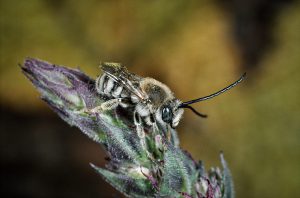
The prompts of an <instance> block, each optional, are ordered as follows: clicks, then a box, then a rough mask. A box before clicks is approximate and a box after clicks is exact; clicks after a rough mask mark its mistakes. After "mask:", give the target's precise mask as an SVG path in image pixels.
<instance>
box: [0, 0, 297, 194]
mask: <svg viewBox="0 0 300 198" xmlns="http://www.w3.org/2000/svg"><path fill="white" fill-rule="evenodd" d="M0 2H1V4H0V37H1V40H0V50H1V51H0V55H1V62H0V108H1V139H0V142H1V151H0V153H1V194H2V195H5V197H120V196H121V195H120V194H119V193H118V192H116V191H115V190H114V189H113V188H112V187H110V186H109V185H108V184H106V183H105V182H104V181H103V180H102V179H101V178H100V176H98V175H97V174H96V173H95V172H94V171H93V170H92V169H91V168H90V167H89V164H88V163H89V162H93V163H95V164H97V165H100V166H104V164H105V160H104V157H105V153H104V152H103V151H102V149H101V147H100V146H99V145H97V144H96V143H94V142H93V141H91V140H89V139H88V138H87V137H85V136H84V135H83V134H81V133H80V132H79V130H78V129H76V128H71V127H69V126H67V124H66V123H64V122H63V121H62V120H60V119H59V118H58V117H57V116H56V115H55V114H54V113H53V112H52V111H51V110H50V109H49V108H48V107H47V106H46V104H45V103H44V102H42V101H41V100H40V99H39V95H38V93H37V91H36V90H35V89H34V88H33V86H32V85H31V83H30V82H29V81H28V80H27V79H26V78H25V77H24V76H23V75H22V73H21V71H20V68H19V67H18V66H17V65H18V63H23V61H24V59H25V58H26V57H28V56H29V57H35V58H40V59H44V60H47V61H50V62H52V63H55V64H60V65H66V66H70V67H79V68H80V69H81V70H83V71H84V72H86V73H87V74H89V75H91V76H92V77H96V76H97V75H98V74H99V73H100V71H99V68H98V64H99V62H100V61H107V62H108V61H112V62H122V63H123V64H125V65H127V66H128V68H129V70H130V71H132V72H134V73H137V74H139V75H142V76H151V77H154V78H156V79H158V80H160V81H162V82H164V83H166V84H167V85H169V86H170V88H171V89H172V90H173V91H174V93H175V95H176V96H177V97H178V98H180V99H182V100H189V99H193V98H195V97H199V96H204V95H208V94H210V93H212V92H214V91H216V90H218V89H220V88H222V87H224V86H226V85H228V84H229V83H231V82H233V81H234V80H236V79H237V78H238V77H239V76H240V75H241V74H242V73H243V72H244V71H247V73H248V78H247V80H246V81H245V82H244V83H242V84H241V85H240V86H238V87H237V88H235V89H234V90H231V91H230V92H228V93H226V94H223V95H222V96H219V97H217V98H215V99H213V100H210V101H205V102H202V103H200V104H195V105H194V107H195V108H197V109H199V111H201V112H203V113H207V114H208V115H209V118H208V119H200V118H199V117H197V116H195V115H194V114H192V113H191V112H189V111H186V113H185V115H184V119H183V120H182V122H181V123H180V126H179V127H178V131H179V135H180V139H181V146H182V147H183V148H184V149H186V150H188V151H189V152H190V153H191V154H192V155H193V157H194V158H195V159H201V160H203V161H204V162H205V165H206V167H210V166H217V165H219V159H218V153H219V151H220V150H223V151H224V152H225V157H226V159H227V161H228V163H229V165H230V168H231V171H232V174H233V179H234V182H235V190H236V194H237V197H246V198H248V197H249V198H250V197H251V198H252V197H267V198H268V197H300V170H299V169H300V157H299V156H300V143H299V142H300V67H299V66H300V4H299V2H297V1H292V0H288V1H283V0H260V1H253V0H252V1H251V0H211V1H209V0H202V1H185V0H177V1H166V0H160V1H159V0H153V1H133V0H132V1H121V0H120V1H108V0H103V1H96V0H90V1H83V0H81V1H71V0H61V1H51V0H27V1H22V0H19V1H18V0H0Z"/></svg>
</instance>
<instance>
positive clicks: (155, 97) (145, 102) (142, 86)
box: [96, 63, 246, 128]
mask: <svg viewBox="0 0 300 198" xmlns="http://www.w3.org/2000/svg"><path fill="white" fill-rule="evenodd" d="M101 69H102V70H103V74H102V75H101V76H99V77H98V78H97V80H96V89H97V92H98V93H99V94H101V95H104V96H106V97H108V100H107V102H105V103H103V105H102V108H103V109H105V108H108V109H111V108H115V107H117V106H119V105H120V106H122V107H124V108H127V107H129V106H131V107H132V106H133V107H134V114H133V115H134V116H133V117H134V122H135V124H136V125H141V124H142V123H145V124H146V125H148V126H153V125H155V124H157V122H158V123H159V124H160V125H162V126H166V127H168V126H170V127H172V128H175V127H176V126H177V125H178V123H179V121H180V119H181V117H182V115H183V108H189V109H191V110H192V111H193V112H194V113H196V114H197V115H199V116H201V117H206V115H203V114H201V113H199V112H197V111H196V110H195V109H194V108H192V107H191V106H190V105H191V104H193V103H196V102H200V101H204V100H207V99H210V98H213V97H215V96H217V95H219V94H221V93H224V92H225V91H227V90H229V89H231V88H233V87H234V86H236V85H237V84H238V83H240V82H241V81H242V80H243V79H244V77H245V75H246V73H244V74H243V75H242V76H241V77H240V78H239V79H238V80H237V81H235V82H234V83H232V84H231V85H229V86H227V87H225V88H224V89H222V90H220V91H218V92H216V93H214V94H211V95H208V96H205V97H201V98H197V99H194V100H190V101H187V102H181V101H180V100H178V99H177V98H175V97H174V94H173V93H172V91H171V90H170V89H169V87H167V86H166V85H165V84H163V83H161V82H159V81H157V80H155V79H153V78H149V77H146V78H143V77H140V76H137V75H135V74H132V73H129V72H128V71H127V69H126V68H125V67H124V66H122V65H120V64H118V63H102V64H101Z"/></svg>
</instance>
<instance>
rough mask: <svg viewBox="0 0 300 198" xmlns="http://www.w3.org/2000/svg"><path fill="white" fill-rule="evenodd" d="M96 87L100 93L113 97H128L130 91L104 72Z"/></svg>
mask: <svg viewBox="0 0 300 198" xmlns="http://www.w3.org/2000/svg"><path fill="white" fill-rule="evenodd" d="M96 89H97V92H98V93H99V94H102V95H105V96H107V97H111V98H128V97H129V93H128V91H127V90H125V89H124V87H123V86H122V85H120V84H119V83H118V82H116V81H115V80H113V79H112V78H110V77H109V76H108V75H106V74H103V75H102V76H99V77H98V78H97V80H96Z"/></svg>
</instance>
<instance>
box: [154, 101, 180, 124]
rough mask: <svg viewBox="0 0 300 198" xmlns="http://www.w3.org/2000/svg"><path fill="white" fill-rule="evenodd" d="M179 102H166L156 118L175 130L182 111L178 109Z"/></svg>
mask: <svg viewBox="0 0 300 198" xmlns="http://www.w3.org/2000/svg"><path fill="white" fill-rule="evenodd" d="M180 103H181V102H180V101H179V100H178V99H173V100H170V101H168V102H166V103H165V104H164V105H162V106H161V108H160V109H159V110H158V112H157V116H159V117H160V119H161V120H162V121H163V122H165V123H166V124H169V125H170V126H171V127H172V128H175V127H176V126H177V125H178V123H179V121H180V119H181V117H182V114H183V109H181V108H178V106H179V104H180Z"/></svg>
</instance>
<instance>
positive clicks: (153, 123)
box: [144, 114, 158, 131]
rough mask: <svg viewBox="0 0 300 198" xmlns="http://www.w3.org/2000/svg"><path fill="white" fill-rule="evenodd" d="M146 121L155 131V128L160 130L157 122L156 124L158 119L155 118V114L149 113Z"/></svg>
mask: <svg viewBox="0 0 300 198" xmlns="http://www.w3.org/2000/svg"><path fill="white" fill-rule="evenodd" d="M144 121H145V123H146V124H147V125H148V126H150V127H153V129H154V131H155V130H156V131H158V126H157V124H156V121H155V119H154V115H153V114H149V115H148V116H146V117H145V118H144Z"/></svg>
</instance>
